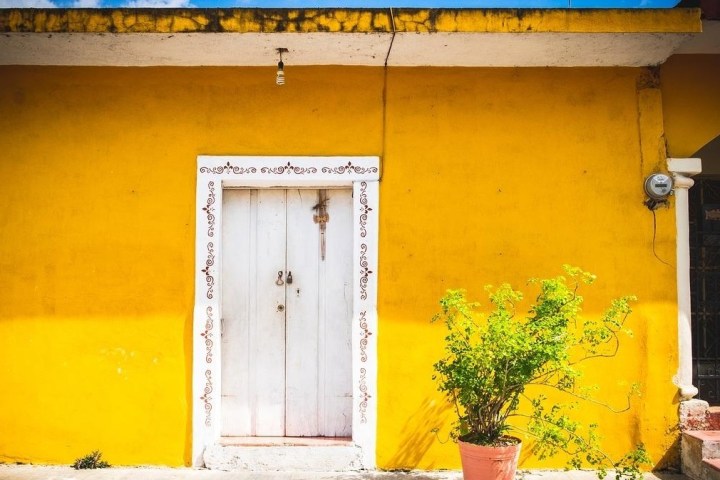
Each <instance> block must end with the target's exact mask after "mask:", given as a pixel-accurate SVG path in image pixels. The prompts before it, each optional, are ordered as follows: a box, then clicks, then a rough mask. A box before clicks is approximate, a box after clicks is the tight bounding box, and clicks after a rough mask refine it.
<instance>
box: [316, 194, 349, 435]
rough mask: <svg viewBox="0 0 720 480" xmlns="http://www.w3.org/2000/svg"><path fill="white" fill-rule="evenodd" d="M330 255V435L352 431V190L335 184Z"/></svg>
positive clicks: (323, 321)
mask: <svg viewBox="0 0 720 480" xmlns="http://www.w3.org/2000/svg"><path fill="white" fill-rule="evenodd" d="M328 198H329V200H328V211H329V213H330V221H329V222H328V223H327V232H326V255H325V261H324V262H321V263H320V278H321V280H320V286H319V290H320V299H321V309H320V314H319V318H320V321H319V323H320V331H321V332H322V333H323V335H322V338H323V340H322V341H321V343H320V346H319V348H318V352H319V355H320V367H319V369H320V377H321V378H323V381H322V382H321V383H320V392H321V394H320V398H321V402H322V403H323V404H324V408H321V409H320V424H321V429H322V432H323V435H324V436H329V437H349V436H351V435H352V347H351V345H350V338H351V332H350V329H351V322H352V314H353V306H352V305H353V290H352V275H353V270H352V248H353V243H352V233H351V232H352V220H353V216H352V192H351V191H350V190H329V191H328Z"/></svg>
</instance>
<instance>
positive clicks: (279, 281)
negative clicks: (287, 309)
mask: <svg viewBox="0 0 720 480" xmlns="http://www.w3.org/2000/svg"><path fill="white" fill-rule="evenodd" d="M282 275H283V274H282V270H280V271H279V272H278V278H277V280H275V285H277V286H278V287H279V286H280V285H285V282H283V279H282Z"/></svg>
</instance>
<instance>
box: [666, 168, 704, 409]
mask: <svg viewBox="0 0 720 480" xmlns="http://www.w3.org/2000/svg"><path fill="white" fill-rule="evenodd" d="M668 170H669V171H670V172H671V173H672V175H673V179H674V185H673V190H674V191H675V224H676V228H677V235H676V243H677V269H676V270H677V295H678V363H679V365H678V371H677V374H676V375H675V385H677V387H678V388H679V389H680V399H681V400H690V399H691V398H692V397H694V396H695V395H697V393H698V389H697V388H696V387H695V386H694V385H693V384H692V330H691V324H690V321H691V319H690V221H689V214H688V189H689V188H690V187H692V186H693V185H694V183H695V182H694V181H693V179H692V178H690V177H691V176H693V175H697V174H698V173H700V172H701V171H702V165H701V162H700V159H699V158H669V159H668Z"/></svg>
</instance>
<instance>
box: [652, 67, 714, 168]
mask: <svg viewBox="0 0 720 480" xmlns="http://www.w3.org/2000/svg"><path fill="white" fill-rule="evenodd" d="M718 78H720V55H674V56H672V57H670V59H668V61H667V62H666V63H665V64H664V65H663V66H662V68H661V79H662V94H663V110H664V112H665V131H666V134H667V141H668V153H669V155H671V156H674V157H689V156H691V155H693V154H694V153H695V152H697V151H698V150H699V149H700V148H702V147H703V146H704V145H705V144H706V143H708V142H709V141H711V140H713V139H714V138H715V137H717V136H718V135H720V95H718ZM714 160H717V159H714ZM715 170H717V168H716V169H715Z"/></svg>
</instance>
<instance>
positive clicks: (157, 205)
mask: <svg viewBox="0 0 720 480" xmlns="http://www.w3.org/2000/svg"><path fill="white" fill-rule="evenodd" d="M384 83H385V82H384V78H383V70H382V69H372V68H341V67H323V68H300V67H299V68H295V69H293V79H292V82H288V83H287V84H286V85H285V86H284V87H282V88H278V87H276V86H275V85H274V70H273V69H272V68H243V69H236V68H145V69H140V68H126V69H118V68H58V67H45V68H39V67H0V132H2V133H0V136H1V137H2V139H3V142H2V144H3V160H2V161H0V176H2V178H3V179H4V181H3V187H2V190H3V194H2V195H0V232H1V233H0V235H1V238H2V241H1V242H0V292H2V294H1V295H2V302H0V383H2V385H3V386H4V388H5V390H4V391H5V392H6V394H5V395H2V396H0V461H25V462H28V461H30V462H38V463H43V462H51V463H54V462H61V463H66V462H70V461H72V460H73V459H74V458H76V457H78V456H80V455H82V454H85V453H87V452H88V451H90V450H92V449H96V448H99V449H101V450H102V451H103V452H104V454H105V456H106V457H107V459H108V460H109V461H110V462H112V463H115V464H168V465H181V464H187V463H188V462H189V461H190V445H189V442H190V439H191V432H190V422H191V419H190V403H191V402H192V401H197V399H192V398H190V396H191V395H190V380H191V379H190V374H191V371H192V369H191V365H190V359H191V358H192V352H191V345H192V339H191V323H192V313H193V312H192V308H193V306H192V302H193V286H192V281H193V261H194V259H193V252H194V238H193V237H194V235H193V231H194V222H195V218H194V216H193V211H194V202H195V197H194V194H195V191H194V188H195V175H196V171H195V160H196V156H197V155H199V154H233V155H286V154H292V155H381V156H382V157H383V177H382V179H381V182H380V185H381V192H380V199H381V209H380V212H381V213H380V217H381V218H380V268H379V269H378V272H377V274H378V281H379V312H378V313H379V331H378V332H373V334H374V335H376V337H375V338H376V339H377V341H378V342H379V391H378V392H376V394H375V395H374V396H373V398H374V399H375V400H376V401H378V404H379V410H378V415H379V418H378V432H377V435H378V449H377V458H378V466H379V467H381V468H409V467H412V468H452V467H458V466H459V460H458V458H457V451H456V447H455V446H454V445H453V444H451V443H449V442H448V443H442V442H441V441H439V440H438V438H437V437H439V438H440V439H441V440H443V439H445V438H446V436H447V431H448V426H449V422H450V415H449V411H448V408H447V406H446V405H445V403H444V402H443V400H442V399H441V398H440V396H439V395H438V394H437V393H436V391H435V386H434V383H433V382H432V380H431V375H432V363H433V362H434V360H435V359H436V358H437V357H438V355H439V353H440V348H441V343H442V338H443V333H442V331H441V328H440V327H439V326H438V325H431V324H430V323H429V319H430V318H431V316H432V315H433V314H434V313H435V312H436V310H437V299H438V298H439V297H440V296H441V295H442V293H443V291H444V289H445V288H450V287H459V286H461V287H466V288H468V289H469V291H470V292H471V294H472V295H473V296H475V297H482V286H483V285H485V284H487V283H499V282H501V281H510V282H513V283H514V284H515V285H517V286H522V285H523V282H524V281H525V280H526V279H527V277H529V276H544V275H553V274H556V273H558V271H559V268H560V265H561V264H562V263H571V264H575V265H579V266H581V267H583V268H585V269H588V270H590V271H592V272H594V273H596V274H597V275H598V276H599V279H600V280H599V282H598V284H597V285H596V286H595V287H594V288H593V289H592V290H591V291H590V292H592V293H590V294H588V295H587V296H586V298H587V307H586V312H587V314H588V315H593V314H597V313H598V312H599V311H600V308H601V307H602V306H603V305H605V304H606V303H607V301H609V299H610V298H612V297H613V296H617V295H621V294H629V293H632V294H635V295H637V296H638V297H639V298H640V300H639V302H638V303H637V305H636V308H635V313H634V314H633V317H632V325H631V327H632V328H633V330H634V331H635V339H634V340H632V341H631V342H626V345H625V347H626V348H624V349H623V351H622V353H621V354H620V356H619V357H618V359H617V360H615V363H614V364H613V365H614V367H613V368H609V367H608V366H607V364H602V363H597V364H593V365H591V366H590V369H589V370H588V379H589V380H590V381H597V382H600V383H601V384H602V386H603V387H604V392H607V394H608V398H609V400H610V402H611V403H612V404H614V405H618V404H622V403H623V399H624V396H623V394H622V392H623V390H624V389H625V388H626V387H627V386H628V384H629V383H631V382H633V381H635V380H639V381H640V382H641V383H642V392H643V397H642V399H640V400H639V401H637V402H636V403H635V404H634V406H633V407H632V409H631V411H630V412H629V413H627V414H621V415H613V414H609V413H607V412H603V411H602V410H600V409H595V408H587V409H584V410H583V416H584V417H585V418H586V419H587V420H589V421H590V420H593V421H594V420H599V421H600V422H601V423H602V424H603V429H602V431H603V434H604V436H605V437H606V438H608V439H609V441H608V445H607V446H608V448H609V449H610V450H611V451H612V452H613V453H616V454H619V453H620V452H622V451H623V450H624V449H626V448H627V447H629V446H630V444H631V443H633V442H635V441H643V442H645V444H646V445H647V446H648V448H649V450H650V453H651V455H652V456H653V458H654V459H655V461H656V462H658V463H662V462H663V461H664V459H665V458H666V457H668V456H672V454H673V452H674V450H673V448H672V444H673V442H674V441H675V439H676V436H675V434H674V432H673V427H674V426H675V425H676V423H677V403H676V396H675V395H676V388H675V387H674V386H673V385H672V380H671V379H672V375H673V374H674V373H675V370H676V368H677V358H676V348H677V339H676V300H675V283H674V282H675V272H674V270H673V269H672V268H671V267H668V266H667V265H664V264H663V263H661V262H660V261H659V260H658V259H657V258H655V257H654V256H653V250H652V245H653V243H652V242H653V223H652V222H653V219H652V216H651V215H650V213H649V212H648V211H647V209H646V208H645V207H644V206H643V205H642V203H641V202H642V200H643V195H642V188H641V186H642V179H643V177H644V175H646V174H647V173H649V172H651V171H653V170H654V169H656V168H657V167H658V165H662V162H663V161H664V158H665V151H664V146H663V145H664V144H663V141H662V134H663V131H662V108H661V107H662V105H661V98H660V93H659V90H658V86H657V82H656V77H655V74H654V73H653V72H651V71H647V70H644V69H572V68H569V69H473V68H468V69H389V70H388V72H387V91H386V94H385V95H383V88H384ZM383 98H386V101H387V107H386V114H385V116H384V115H383ZM384 118H385V120H386V125H385V127H383V125H384V122H383V119H384ZM673 213H674V212H673V211H672V210H671V209H661V210H659V211H658V212H657V233H656V235H655V237H656V238H655V250H656V251H657V254H658V256H659V257H660V258H663V259H665V260H666V261H670V262H672V258H673V255H674V223H673V222H674V215H673ZM649 279H652V281H649ZM609 371H612V372H617V374H614V375H613V376H609V375H607V372H609ZM435 428H438V429H439V432H438V433H437V435H436V434H435V433H433V429H435ZM618 432H621V433H620V434H619V433H618ZM526 452H527V450H526ZM561 464H562V460H561V459H555V460H553V461H550V462H547V463H545V464H543V465H545V466H548V465H550V466H559V465H561ZM538 465H540V463H538V461H537V460H534V459H526V460H524V463H523V466H525V467H533V466H538Z"/></svg>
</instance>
